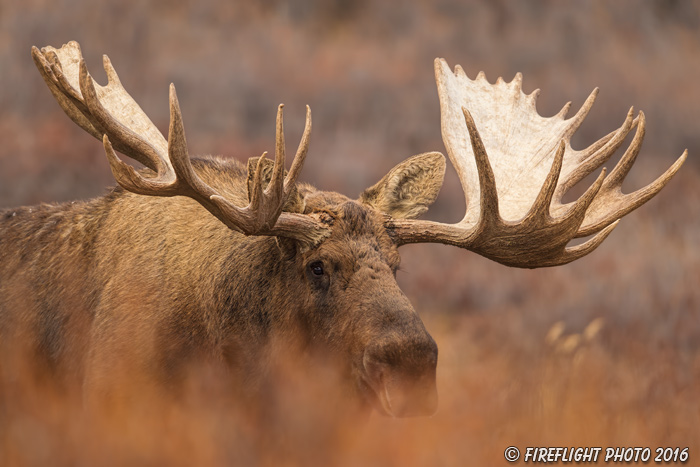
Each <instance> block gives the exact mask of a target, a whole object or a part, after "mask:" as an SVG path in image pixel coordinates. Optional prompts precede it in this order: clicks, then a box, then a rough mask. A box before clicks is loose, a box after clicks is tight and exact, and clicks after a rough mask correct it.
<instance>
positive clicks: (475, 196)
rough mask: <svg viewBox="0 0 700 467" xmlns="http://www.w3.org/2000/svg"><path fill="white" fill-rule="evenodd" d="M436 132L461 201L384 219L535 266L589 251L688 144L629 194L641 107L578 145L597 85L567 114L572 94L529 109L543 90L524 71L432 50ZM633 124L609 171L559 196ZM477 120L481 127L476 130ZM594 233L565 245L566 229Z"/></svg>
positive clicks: (411, 231)
mask: <svg viewBox="0 0 700 467" xmlns="http://www.w3.org/2000/svg"><path fill="white" fill-rule="evenodd" d="M435 78H436V81H437V85H438V93H439V96H440V109H441V121H442V138H443V141H444V143H445V147H446V148H447V153H448V155H449V156H450V160H451V161H452V164H453V165H454V167H455V169H456V170H457V174H458V176H459V179H460V182H461V184H462V188H463V190H464V193H465V197H466V202H467V212H466V214H465V216H464V218H463V219H462V220H461V221H460V222H458V223H456V224H442V223H437V222H431V221H420V220H404V219H391V220H389V221H388V222H387V227H388V229H389V230H390V231H391V232H393V235H394V236H395V238H396V241H397V242H398V243H399V244H400V245H401V244H407V243H423V242H435V243H445V244H449V245H455V246H459V247H461V248H466V249H469V250H472V251H474V252H476V253H479V254H481V255H483V256H485V257H487V258H490V259H492V260H495V261H497V262H499V263H502V264H506V265H509V266H516V267H523V268H537V267H543V266H555V265H559V264H564V263H568V262H570V261H573V260H575V259H577V258H580V257H582V256H584V255H586V254H588V253H590V252H591V251H593V250H594V249H595V248H596V247H597V246H598V245H600V243H601V242H602V241H603V240H604V239H605V238H606V237H607V236H608V234H609V233H610V232H611V231H612V229H614V228H615V225H616V224H617V221H618V220H619V219H620V218H621V217H623V216H624V215H626V214H628V213H629V212H631V211H633V210H634V209H636V208H638V207H639V206H641V205H642V204H644V203H645V202H647V201H648V200H649V199H651V198H652V197H653V196H654V195H656V194H657V193H658V192H659V191H660V190H661V189H662V188H663V187H664V185H666V183H667V182H668V181H669V180H670V179H671V177H673V175H674V174H675V173H676V172H677V171H678V169H679V168H680V167H681V165H683V162H684V161H685V159H686V156H687V150H686V151H685V152H683V155H681V157H680V158H679V159H678V160H677V161H676V162H675V163H674V164H673V165H672V166H671V167H670V168H669V169H668V170H667V171H666V172H665V173H664V174H663V175H662V176H661V177H659V178H658V179H657V180H655V181H654V182H652V183H650V184H649V185H647V186H646V187H644V188H642V189H640V190H638V191H635V192H634V193H630V194H623V193H622V191H621V186H622V182H623V180H624V178H625V176H626V175H627V173H628V172H629V169H630V168H631V167H632V164H633V163H634V161H635V158H636V157H637V154H639V149H640V147H641V144H642V139H643V138H644V126H645V121H644V114H643V113H641V112H640V113H639V116H638V117H637V118H634V112H633V110H632V109H630V111H629V112H628V114H627V118H626V119H625V121H624V123H623V124H622V126H621V127H620V128H619V129H617V130H616V131H614V132H612V133H610V134H608V135H607V136H604V137H603V138H601V139H600V140H598V141H597V142H595V143H593V144H592V145H591V146H589V147H588V148H586V149H584V150H581V151H576V150H574V149H572V148H571V145H570V139H571V136H572V135H573V134H574V132H575V131H576V130H577V129H578V127H579V126H580V125H581V123H582V122H583V120H584V118H585V117H586V115H587V114H588V111H589V110H590V108H591V106H592V105H593V101H594V100H595V97H596V95H597V94H598V90H597V89H595V90H594V91H593V92H592V93H591V95H590V96H589V97H588V99H586V102H585V103H584V104H583V107H582V108H581V109H580V110H579V111H578V112H577V113H576V115H574V116H573V117H571V118H569V119H566V118H565V117H566V114H567V112H568V110H569V107H570V103H568V104H566V105H565V106H564V108H563V109H562V110H561V111H560V112H559V113H558V114H557V115H555V116H553V117H551V118H544V117H541V116H540V115H539V114H538V113H537V110H536V109H535V101H536V99H537V95H538V94H539V90H536V91H535V92H533V93H532V94H530V95H525V94H524V93H523V92H522V89H521V83H522V76H521V75H520V74H519V73H518V74H517V75H516V76H515V78H514V79H513V81H511V82H510V83H505V82H504V81H503V80H502V79H501V78H499V79H498V81H497V82H496V84H493V85H492V84H490V83H489V82H488V81H487V80H486V78H485V77H484V75H483V73H480V74H479V75H478V76H477V77H476V79H475V80H471V79H469V78H468V77H467V76H466V75H465V73H464V71H463V70H462V68H461V67H460V66H459V65H457V66H456V67H455V72H454V73H453V72H452V71H451V70H450V68H449V66H448V65H447V63H446V62H445V61H444V60H442V59H437V60H435ZM634 127H636V128H637V132H636V134H635V136H634V139H633V140H632V143H631V144H630V146H629V147H628V148H627V150H626V151H625V154H624V155H623V156H622V159H621V160H620V162H619V163H618V164H617V166H616V167H615V168H614V169H613V171H612V172H611V173H610V174H609V175H608V176H607V177H606V172H605V169H603V171H602V173H601V174H600V176H599V177H598V179H597V180H596V181H595V183H594V184H593V185H592V186H591V187H590V188H589V189H588V190H587V191H586V193H584V194H583V196H581V197H580V198H579V199H578V200H577V201H575V202H572V203H569V204H563V203H562V197H563V196H564V195H565V194H566V192H567V191H568V190H569V189H570V188H571V187H573V186H574V185H575V184H576V183H578V182H579V181H581V180H582V179H583V178H584V177H585V176H586V175H588V174H590V173H591V172H593V170H595V169H596V168H598V167H600V165H601V164H603V163H604V162H605V161H607V160H608V159H609V158H610V156H611V155H612V154H613V153H614V152H615V151H616V150H617V149H618V148H619V147H620V145H621V144H622V143H623V141H624V139H625V137H626V136H627V134H628V133H629V132H630V131H631V130H632V128H634ZM477 128H478V129H479V130H480V131H479V130H477ZM592 234H597V235H595V236H594V237H593V238H591V239H590V240H588V241H586V242H584V243H582V244H580V245H577V246H573V247H567V244H568V243H569V241H571V239H573V238H577V237H584V236H588V235H592Z"/></svg>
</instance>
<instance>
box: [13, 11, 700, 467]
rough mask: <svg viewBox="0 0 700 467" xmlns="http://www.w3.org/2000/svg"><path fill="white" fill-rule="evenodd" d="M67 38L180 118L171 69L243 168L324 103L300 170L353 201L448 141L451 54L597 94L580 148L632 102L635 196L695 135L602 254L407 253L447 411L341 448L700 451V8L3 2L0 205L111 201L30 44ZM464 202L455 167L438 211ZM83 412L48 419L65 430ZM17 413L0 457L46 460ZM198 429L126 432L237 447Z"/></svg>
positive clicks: (95, 158) (212, 139)
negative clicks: (512, 259)
mask: <svg viewBox="0 0 700 467" xmlns="http://www.w3.org/2000/svg"><path fill="white" fill-rule="evenodd" d="M69 40H76V41H78V42H79V43H80V44H81V46H82V51H83V55H84V56H85V58H86V60H87V63H88V67H89V68H90V69H91V72H92V73H93V75H94V76H95V78H96V79H97V80H98V81H100V82H102V83H104V82H105V75H104V72H103V71H102V70H101V54H103V53H105V54H108V55H109V56H110V58H111V60H112V63H113V64H114V66H115V68H116V69H117V71H118V72H119V74H120V78H121V80H122V83H123V84H124V86H125V88H126V89H127V91H129V92H130V94H131V95H132V96H133V97H134V98H135V100H136V101H137V102H139V103H140V105H141V106H142V108H143V109H144V110H145V111H146V113H147V114H148V115H150V116H151V118H152V120H153V121H154V122H155V123H156V125H158V126H159V127H160V128H161V129H162V130H163V131H164V132H165V131H167V125H168V104H167V89H168V84H169V83H170V82H174V83H175V85H176V87H177V90H178V97H179V99H180V105H181V107H182V111H183V116H184V119H185V126H186V129H187V137H188V143H189V146H190V152H191V153H192V154H222V155H225V156H228V157H233V158H237V159H239V160H242V161H245V160H246V159H247V158H248V157H253V156H257V155H259V154H260V153H261V152H262V151H265V150H268V151H271V150H273V142H274V118H275V112H276V106H277V104H279V103H281V102H283V103H285V105H286V109H285V110H286V115H285V116H286V121H285V125H286V128H287V137H288V141H290V144H292V143H291V142H292V141H298V137H299V136H300V134H301V130H302V126H303V119H304V105H306V104H309V105H310V106H311V108H312V110H313V118H314V132H313V135H312V143H311V150H310V155H309V158H308V160H307V163H306V166H305V168H304V172H303V173H302V179H304V181H308V182H311V183H313V184H315V185H316V186H318V187H319V188H322V189H327V190H334V191H339V192H341V193H344V194H346V195H348V196H352V197H354V196H356V195H357V194H359V193H360V192H361V191H362V190H363V189H364V188H366V187H368V186H370V185H371V184H373V183H375V182H376V181H377V180H378V179H379V178H380V177H381V176H383V175H384V174H385V173H386V172H387V171H388V170H389V169H390V168H391V167H393V166H394V165H395V164H396V163H398V162H400V161H401V160H403V159H405V158H407V157H409V156H411V155H413V154H417V153H421V152H426V151H433V150H438V151H444V149H443V145H442V141H441V136H440V121H439V103H438V99H437V93H436V90H435V84H434V77H433V59H434V58H435V57H444V58H445V59H447V61H448V63H449V64H450V65H451V66H454V65H456V64H461V65H462V67H463V68H464V70H465V71H466V73H467V75H468V76H470V77H472V78H473V77H474V76H476V74H477V73H478V72H479V71H481V70H483V71H485V73H486V76H487V78H488V79H489V80H490V81H491V82H494V81H495V80H496V78H497V77H498V76H503V77H504V78H505V79H506V80H507V81H510V80H511V79H512V78H513V76H514V75H515V73H516V72H518V71H520V72H522V73H523V76H524V83H523V87H524V90H525V92H528V93H529V92H531V91H533V90H534V89H535V88H541V89H542V93H541V95H540V98H539V100H538V104H537V107H538V110H539V112H540V113H541V114H542V115H544V116H550V115H553V114H555V113H556V112H558V111H559V109H560V108H561V107H562V106H563V105H564V104H565V103H566V102H567V101H573V109H574V110H572V114H573V112H574V111H575V109H577V108H578V106H580V105H581V104H582V103H583V101H584V100H585V98H586V97H587V96H588V94H589V93H590V92H591V90H592V89H593V88H594V87H596V86H597V87H600V95H599V97H598V100H597V102H596V104H595V105H594V106H593V109H592V110H591V112H590V114H589V116H588V118H587V120H586V121H585V122H584V124H583V126H582V127H581V129H580V130H579V132H578V133H577V134H576V135H575V138H574V139H573V142H572V143H573V146H574V147H575V148H579V149H580V148H582V147H584V146H586V145H588V144H590V143H591V142H593V141H595V140H597V139H598V138H599V137H601V136H603V135H605V134H607V133H608V132H610V131H612V130H613V129H616V128H617V127H619V126H620V125H621V124H622V122H623V120H624V117H625V115H626V112H627V110H628V109H629V107H630V106H632V105H634V106H635V109H637V110H643V111H644V112H645V114H646V119H647V133H646V139H645V144H644V147H643V149H642V153H641V155H640V157H639V159H638V161H637V163H636V165H635V168H634V169H633V170H632V172H631V173H630V175H629V176H628V178H627V181H626V183H625V185H624V188H625V190H626V191H632V190H634V189H637V188H639V187H642V186H644V185H645V184H647V183H649V182H650V181H652V180H653V179H654V178H655V177H657V176H658V175H659V174H661V173H662V172H663V171H664V170H665V169H666V168H667V167H668V166H669V165H670V164H671V163H672V162H673V161H674V160H675V159H676V158H677V157H678V156H679V155H680V154H681V153H682V152H683V150H684V149H685V148H688V150H689V158H688V161H687V162H686V164H685V166H684V167H683V169H682V170H681V171H680V173H679V174H678V175H677V176H676V178H675V179H674V180H672V181H671V183H670V184H669V186H668V187H667V188H665V189H664V191H663V192H662V193H661V194H660V195H659V196H658V197H657V198H656V199H654V200H652V201H650V202H649V203H648V204H647V205H645V206H643V207H642V208H640V209H639V210H638V211H636V212H634V213H633V214H631V215H630V216H629V217H628V218H626V219H625V220H624V221H623V222H622V223H621V224H620V225H619V226H618V227H617V229H616V230H615V232H614V233H613V234H612V235H611V236H610V237H609V238H608V240H606V242H605V243H604V244H603V245H602V246H601V247H600V248H599V249H598V250H597V251H596V252H594V253H593V254H591V255H590V256H587V257H586V258H583V259H581V260H579V261H577V262H575V263H573V264H570V265H567V266H564V267H559V268H554V269H544V270H535V271H522V270H516V269H510V268H506V267H504V266H501V265H498V264H495V263H491V262H490V261H488V260H485V259H483V258H481V257H478V256H477V255H474V254H471V253H469V252H466V251H458V250H456V249H454V248H450V247H444V246H438V245H417V246H406V247H404V248H403V250H402V258H403V264H402V271H401V272H400V273H399V276H398V278H399V282H400V284H401V286H402V288H403V290H404V291H405V293H406V294H407V295H408V296H409V298H410V299H411V300H412V302H413V304H414V306H415V307H416V309H417V310H419V312H420V313H421V316H422V317H423V319H424V321H425V323H426V326H427V328H428V330H429V331H430V332H431V333H432V334H433V336H434V337H435V339H436V340H437V342H438V345H439V348H440V361H439V365H438V388H439V391H440V394H441V403H440V409H439V411H438V413H437V414H436V415H435V416H434V417H432V418H429V419H415V420H389V419H384V418H381V417H376V416H375V417H372V419H371V420H370V421H369V423H368V424H367V426H366V427H365V428H364V431H363V432H362V434H360V435H358V436H359V440H357V441H354V442H353V443H352V444H351V446H352V447H347V446H346V445H345V444H343V443H340V444H339V445H340V446H346V448H338V450H337V451H331V452H326V453H324V455H325V456H328V457H326V458H325V459H326V460H328V459H331V460H332V463H334V464H343V463H347V465H353V464H355V463H357V462H363V463H365V464H366V465H392V464H395V465H465V463H466V464H467V465H501V464H502V463H503V457H502V456H503V451H504V450H505V448H506V447H507V446H511V445H515V446H518V447H521V448H523V447H525V446H527V445H530V446H557V445H562V446H603V447H605V446H650V447H652V448H655V447H657V446H660V447H665V446H671V447H676V446H681V447H683V446H690V447H691V454H690V456H691V464H693V463H695V462H698V460H697V459H695V460H693V459H694V458H697V457H698V456H700V444H699V443H700V441H699V439H700V438H699V437H698V436H697V434H698V426H700V398H698V394H700V287H699V286H700V247H698V245H697V243H698V240H699V239H700V215H699V214H700V188H699V187H700V173H698V169H699V168H700V163H698V154H700V132H698V126H699V124H700V86H699V85H698V78H697V77H698V76H700V1H697V0H655V1H642V0H617V1H614V2H613V1H585V2H562V1H555V0H526V1H519V2H509V1H505V0H491V1H457V0H433V1H427V0H425V1H420V0H416V1H412V2H401V3H400V4H399V3H398V2H379V1H374V2H373V1H368V0H355V1H350V0H326V1H323V0H307V1H302V0H295V1H290V2H283V1H277V0H264V1H258V2H245V1H219V2H213V1H206V0H198V1H189V0H185V1H183V0H180V1H168V0H157V1H152V2H147V1H131V0H119V1H105V2H94V1H88V0H53V1H43V0H23V1H21V2H20V1H19V0H0V142H1V143H0V208H3V207H11V206H16V205H27V204H36V203H41V202H56V201H68V200H72V199H83V198H89V197H94V196H99V195H100V194H102V193H104V192H105V188H106V187H108V186H110V185H112V184H113V179H112V176H111V173H110V171H109V168H108V165H107V162H106V159H105V156H104V153H103V149H102V147H101V144H99V143H98V142H97V141H96V140H94V139H93V138H92V137H91V136H89V135H88V134H86V133H84V132H83V131H82V130H81V129H79V128H78V127H77V126H76V125H74V124H73V123H72V122H71V121H70V119H68V118H67V117H66V116H65V115H64V114H63V113H62V111H61V110H60V108H59V107H58V105H57V104H56V103H55V101H54V99H53V98H52V96H51V94H50V93H49V91H48V90H47V89H46V86H45V84H44V82H43V80H42V79H41V77H40V75H39V73H38V72H37V70H36V69H35V67H34V64H33V61H32V59H31V57H30V53H29V52H30V47H31V46H32V45H36V46H39V47H41V46H45V45H53V46H55V47H59V46H61V45H62V44H63V43H65V42H68V41H69ZM629 139H631V137H630V138H628V140H629ZM294 144H296V143H294ZM620 152H622V151H620ZM618 157H619V156H618ZM608 167H612V163H610V164H608ZM584 183H590V181H587V182H584ZM584 188H585V187H584ZM463 213H464V201H463V195H462V193H461V191H460V188H459V185H458V182H457V179H456V175H455V174H454V172H453V171H452V170H451V169H450V172H449V173H448V176H447V179H446V182H445V185H444V187H443V190H442V192H441V194H440V197H439V199H438V201H437V202H436V204H435V205H434V207H433V208H431V210H430V211H429V213H428V215H427V217H428V218H430V219H434V220H440V221H457V220H458V219H460V218H461V216H462V215H463ZM4 403H5V404H12V401H8V400H5V401H4ZM5 413H6V414H7V413H10V412H9V411H6V412H5ZM52 413H53V412H52ZM59 413H60V411H59ZM64 415H65V416H64V418H61V416H60V415H55V414H54V415H52V417H54V418H52V419H51V420H52V421H53V422H52V423H54V422H55V423H54V424H55V425H57V426H62V425H63V424H69V425H70V420H71V417H70V414H69V413H66V414H64ZM190 415H192V414H190ZM193 416H194V415H193ZM22 417H23V416H22V415H19V414H16V415H15V417H14V418H7V419H6V420H5V422H3V420H1V419H0V433H2V438H3V439H2V441H0V450H2V449H3V448H4V451H5V456H6V457H5V458H6V459H7V460H8V462H9V461H11V462H9V464H12V463H16V464H24V463H26V464H32V463H37V465H39V464H42V463H43V461H44V460H46V459H50V458H51V457H50V456H51V455H52V452H53V451H52V448H51V447H52V446H54V445H52V444H51V443H52V442H53V441H52V439H54V438H52V433H53V432H52V431H51V430H50V429H49V428H47V427H46V426H47V424H45V423H43V422H42V418H41V417H42V416H41V415H36V417H37V418H36V419H31V420H27V419H23V418H22ZM56 417H58V418H56ZM56 420H58V422H56ZM44 421H45V420H44ZM20 422H21V423H20ZM3 423H4V424H5V427H4V431H3V427H2V426H1V425H2V424H3ZM22 423H24V425H22ZM27 423H29V424H28V425H27ZM203 423H204V422H203ZM10 424H12V426H10ZM49 425H50V424H49ZM18 426H22V427H24V428H22V429H19V428H17V429H14V428H12V427H15V428H16V427H18ZM27 427H30V428H27ZM54 428H55V427H54ZM188 430H189V429H188V428H186V427H183V428H182V429H181V432H180V433H179V436H180V437H182V438H183V439H188V440H190V444H188V446H190V449H191V450H190V451H188V452H189V456H190V457H187V456H185V457H183V456H182V453H181V452H180V451H179V446H175V445H169V444H168V445H165V446H162V445H158V444H157V443H155V445H156V446H157V449H156V448H154V447H153V446H152V445H151V444H148V443H146V444H145V445H144V443H142V440H140V441H139V443H136V442H134V443H133V444H130V442H129V441H124V443H123V445H124V446H126V447H125V449H132V450H136V451H138V450H139V449H141V450H145V451H148V450H149V449H151V450H152V451H148V452H149V455H151V456H154V455H155V456H156V458H158V457H157V456H158V455H161V454H162V456H163V459H167V460H168V462H170V463H173V464H177V463H181V462H183V463H185V464H187V463H189V464H190V465H191V464H193V463H194V464H197V463H201V462H202V461H203V459H207V461H211V462H213V463H218V462H225V461H226V460H230V459H231V458H230V457H227V456H229V455H230V452H231V449H229V448H226V449H224V448H221V449H219V447H216V446H215V447H211V446H209V445H207V446H208V447H207V450H206V454H207V456H208V457H207V456H205V457H197V456H198V455H199V454H198V453H200V450H198V449H196V446H198V445H199V444H198V443H197V440H198V436H201V434H198V433H196V432H194V431H192V430H189V431H188ZM37 433H43V435H42V436H43V437H38V438H37V436H38V435H37ZM122 434H123V433H122ZM37 439H39V440H44V441H43V442H45V443H46V445H47V447H46V448H45V449H43V450H42V449H37V447H36V446H37V444H36V440H37ZM125 439H128V436H125ZM144 446H145V447H144ZM192 446H195V448H192ZM54 447H55V446H54ZM145 455H146V454H144V456H145ZM251 455H252V456H253V457H252V458H255V455H254V454H251ZM2 456H3V454H2V453H0V459H2V458H3V457H2ZM42 456H43V457H42ZM47 456H48V457H47ZM168 456H171V457H168ZM252 458H251V459H252ZM149 459H150V457H149ZM190 461H191V462H190ZM290 462H291V461H290ZM0 463H1V462H0ZM9 464H8V465H9Z"/></svg>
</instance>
